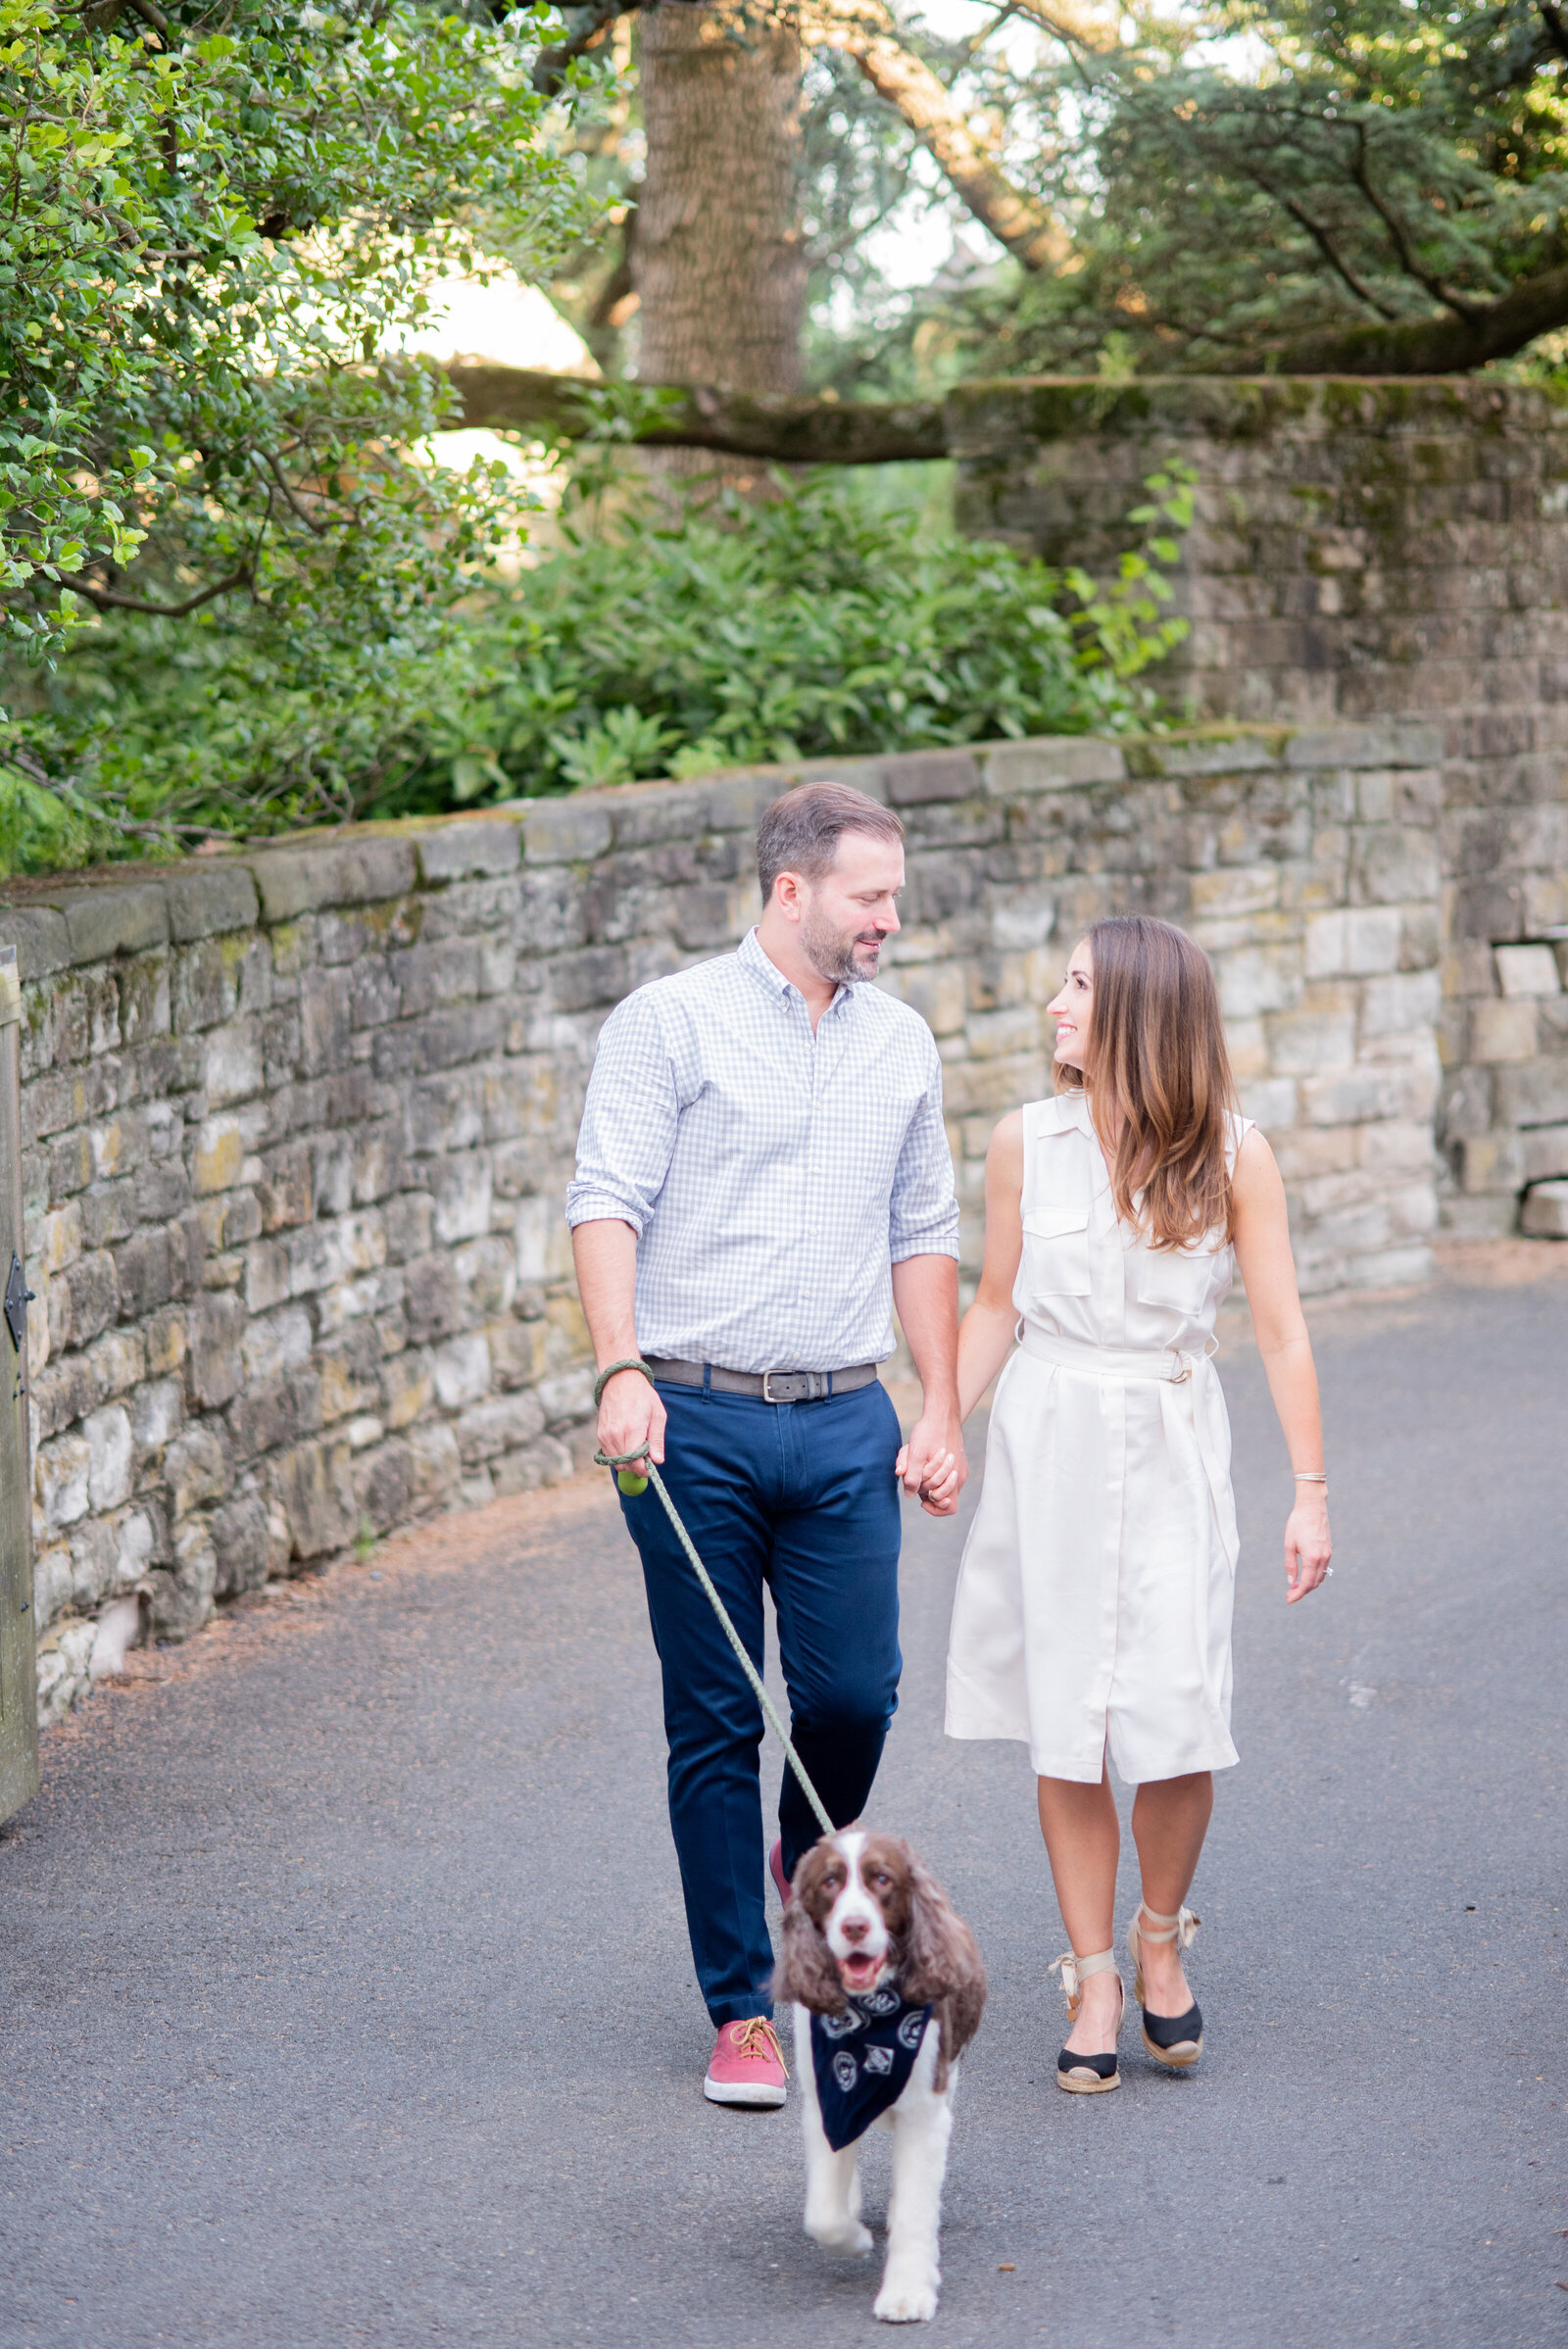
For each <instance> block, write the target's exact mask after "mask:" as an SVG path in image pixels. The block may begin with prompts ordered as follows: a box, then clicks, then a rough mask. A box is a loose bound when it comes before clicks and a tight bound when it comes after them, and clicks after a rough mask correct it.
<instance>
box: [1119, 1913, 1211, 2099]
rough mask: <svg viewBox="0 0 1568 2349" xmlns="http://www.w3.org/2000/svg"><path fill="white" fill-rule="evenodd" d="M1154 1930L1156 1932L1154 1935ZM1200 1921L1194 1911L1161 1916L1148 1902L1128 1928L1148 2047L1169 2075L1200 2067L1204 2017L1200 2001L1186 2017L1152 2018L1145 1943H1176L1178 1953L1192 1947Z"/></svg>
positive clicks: (1134, 1993)
mask: <svg viewBox="0 0 1568 2349" xmlns="http://www.w3.org/2000/svg"><path fill="white" fill-rule="evenodd" d="M1143 1918H1147V1919H1148V1926H1146V1927H1145V1928H1144V1929H1143V1930H1142V1931H1140V1929H1139V1921H1140V1919H1143ZM1150 1927H1152V1928H1153V1929H1154V1930H1153V1931H1150V1930H1149V1928H1150ZM1198 1927H1199V1919H1198V1918H1196V1917H1195V1916H1194V1915H1193V1912H1192V1910H1191V1909H1178V1910H1177V1912H1176V1914H1175V1916H1174V1917H1164V1916H1161V1914H1160V1912H1159V1910H1158V1909H1152V1908H1151V1907H1150V1906H1149V1904H1148V1902H1147V1901H1142V1900H1141V1901H1140V1902H1139V1904H1138V1913H1137V1915H1136V1916H1135V1917H1134V1919H1133V1921H1132V1923H1131V1925H1129V1926H1128V1928H1127V1947H1128V1950H1129V1952H1130V1953H1131V1956H1132V1961H1133V1996H1134V1997H1135V1998H1136V1999H1137V2001H1138V2004H1139V2006H1140V2008H1141V2009H1142V2011H1143V2018H1144V2046H1145V2049H1146V2050H1147V2052H1148V2053H1149V2054H1150V2055H1152V2057H1153V2059H1154V2061H1155V2063H1156V2064H1163V2065H1164V2067H1165V2069H1166V2071H1167V2072H1186V2071H1188V2070H1190V2069H1191V2067H1192V2066H1193V2065H1194V2064H1196V2063H1197V2061H1198V2059H1199V2057H1200V2056H1201V2054H1202V2052H1203V2017H1202V2012H1201V2008H1200V2007H1199V2006H1198V2004H1197V2002H1196V2000H1195V2002H1194V2003H1193V2005H1191V2006H1190V2007H1189V2008H1188V2010H1187V2012H1186V2014H1185V2015H1152V2014H1151V2013H1150V2011H1149V2009H1148V2007H1147V2006H1146V2005H1145V2003H1144V1961H1143V1953H1142V1944H1143V1943H1144V1942H1145V1941H1174V1942H1175V1943H1176V1946H1177V1948H1178V1949H1186V1948H1188V1947H1190V1945H1191V1943H1192V1939H1193V1935H1194V1934H1195V1933H1197V1931H1198Z"/></svg>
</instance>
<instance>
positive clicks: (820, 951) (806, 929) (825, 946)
mask: <svg viewBox="0 0 1568 2349" xmlns="http://www.w3.org/2000/svg"><path fill="white" fill-rule="evenodd" d="M874 936H875V943H876V946H877V948H878V950H880V948H881V945H882V938H881V934H880V932H877V933H875V934H874ZM871 943H872V939H871V938H870V937H866V936H863V934H862V933H861V932H860V931H858V930H836V929H835V928H834V927H833V925H832V923H831V922H830V921H829V920H828V918H827V916H826V915H825V914H822V913H818V912H817V910H816V908H815V907H814V906H812V907H811V908H810V909H809V911H808V913H807V916H806V919H805V920H804V921H803V922H802V924H801V952H802V953H803V954H805V956H806V959H807V961H808V962H809V964H810V966H811V968H812V969H813V970H814V971H815V973H816V975H817V977H818V978H819V979H826V980H827V981H828V982H829V983H830V984H831V985H832V986H834V987H855V986H858V985H859V984H860V983H861V982H862V981H863V980H866V979H874V978H875V977H876V968H875V965H874V964H873V966H872V968H871V969H870V970H862V969H861V967H860V965H859V964H858V962H857V961H856V959H855V950H856V948H857V947H858V946H860V945H865V946H869V945H870V944H871Z"/></svg>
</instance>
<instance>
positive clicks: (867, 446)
mask: <svg viewBox="0 0 1568 2349" xmlns="http://www.w3.org/2000/svg"><path fill="white" fill-rule="evenodd" d="M443 372H444V373H445V374H446V376H447V379H448V381H449V382H450V383H451V385H452V387H453V389H454V390H455V391H456V392H457V394H458V397H459V399H460V400H461V401H462V402H463V421H464V423H465V424H488V425H490V426H491V427H492V428H494V429H498V430H500V431H503V432H535V433H539V432H549V433H551V434H552V435H560V436H561V437H563V438H564V439H567V440H582V439H586V438H587V435H588V432H589V430H590V426H589V425H588V423H587V422H586V421H585V420H584V418H583V415H582V406H581V404H582V396H583V393H584V391H585V390H587V389H588V388H589V387H588V386H587V385H585V384H584V383H583V381H582V380H581V378H580V377H578V376H573V375H546V374H541V373H537V372H535V370H534V369H532V368H530V367H499V366H497V365H495V364H493V363H492V362H490V361H488V360H454V361H452V362H451V363H450V364H449V365H448V366H447V367H445V368H444V370H443ZM637 438H638V440H639V441H641V442H643V443H645V444H647V445H649V446H652V447H656V448H666V449H711V450H712V451H713V452H714V454H715V455H719V456H730V457H755V458H757V459H759V460H760V461H761V462H762V463H764V464H768V463H772V464H778V465H891V464H894V463H896V462H897V461H899V460H901V459H907V458H923V457H945V456H946V455H947V453H948V442H947V434H946V431H945V430H944V428H943V422H942V408H941V404H940V403H939V402H938V401H936V400H886V401H881V400H879V401H874V402H873V401H870V400H865V401H860V400H856V401H838V400H813V399H809V398H807V397H805V396H801V395H797V394H795V393H788V392H718V391H711V390H709V389H707V388H706V387H704V386H698V387H697V388H695V389H693V388H691V387H688V386H677V387H676V388H675V400H674V402H673V403H672V404H671V405H670V406H669V407H668V408H667V409H665V410H664V411H663V412H662V413H661V414H660V416H658V418H657V420H654V421H651V422H650V423H648V424H647V425H645V426H644V428H643V429H642V430H641V431H640V432H639V433H638V434H637Z"/></svg>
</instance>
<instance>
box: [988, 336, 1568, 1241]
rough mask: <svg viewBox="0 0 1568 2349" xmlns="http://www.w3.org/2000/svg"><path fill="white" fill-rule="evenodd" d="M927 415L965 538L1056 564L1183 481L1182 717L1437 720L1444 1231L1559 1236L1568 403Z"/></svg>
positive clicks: (1280, 396)
mask: <svg viewBox="0 0 1568 2349" xmlns="http://www.w3.org/2000/svg"><path fill="white" fill-rule="evenodd" d="M946 415H947V420H948V431H949V438H950V443H951V445H952V447H953V448H954V451H955V454H956V456H957V458H958V461H959V463H958V470H959V489H958V511H959V518H960V520H961V522H962V523H963V525H964V527H965V528H966V529H968V530H970V531H973V532H975V533H977V534H979V535H991V536H1000V537H1004V538H1006V539H1008V540H1009V541H1011V542H1012V543H1013V544H1015V545H1023V546H1028V547H1031V548H1033V549H1036V550H1038V551H1039V552H1041V553H1043V554H1044V555H1046V556H1047V557H1048V558H1049V559H1050V560H1052V561H1054V562H1068V561H1072V562H1077V563H1086V564H1088V565H1089V567H1090V568H1092V569H1094V568H1100V569H1104V570H1108V569H1109V568H1110V567H1111V565H1112V562H1113V558H1114V556H1115V554H1116V553H1117V552H1118V551H1119V549H1120V548H1121V547H1122V546H1123V545H1124V544H1125V543H1126V539H1127V535H1128V534H1127V527H1126V522H1125V516H1126V514H1127V513H1128V511H1129V509H1130V508H1131V507H1132V506H1134V505H1135V504H1136V503H1137V502H1138V498H1139V494H1140V490H1141V486H1142V483H1143V481H1144V478H1145V476H1146V475H1147V474H1148V473H1149V472H1150V471H1151V470H1152V468H1153V467H1154V466H1155V465H1160V464H1164V463H1166V462H1168V461H1169V460H1171V459H1173V458H1175V459H1180V460H1181V461H1183V462H1185V463H1186V464H1188V465H1191V466H1192V467H1193V469H1194V470H1195V472H1196V474H1197V476H1198V482H1197V522H1196V526H1195V528H1194V529H1193V530H1192V532H1191V533H1190V534H1189V536H1188V538H1187V540H1186V543H1185V546H1184V549H1183V558H1182V566H1181V571H1180V574H1179V577H1178V580H1177V588H1178V608H1179V609H1180V610H1182V611H1183V612H1186V613H1187V614H1188V616H1189V617H1190V618H1191V621H1192V634H1191V636H1190V638H1189V640H1188V642H1187V644H1186V645H1185V646H1184V647H1183V648H1182V650H1181V652H1180V653H1179V654H1178V656H1177V657H1176V660H1175V661H1174V662H1173V663H1172V664H1171V676H1170V682H1171V684H1172V685H1173V686H1174V687H1175V688H1176V690H1178V691H1179V692H1184V693H1185V694H1187V695H1188V696H1189V697H1190V698H1191V702H1192V705H1193V707H1194V709H1195V710H1196V711H1197V712H1198V713H1200V714H1202V715H1209V716H1227V717H1240V718H1245V719H1251V720H1256V721H1263V722H1267V723H1291V724H1297V725H1301V724H1310V725H1330V724H1339V723H1344V722H1346V721H1355V722H1371V723H1375V724H1382V723H1384V722H1386V721H1388V720H1390V719H1402V718H1408V719H1414V720H1419V721H1421V722H1424V723H1427V724H1430V725H1434V726H1436V727H1438V728H1440V729H1441V755H1440V757H1439V759H1438V760H1437V761H1436V763H1437V764H1438V765H1439V766H1440V767H1441V776H1442V791H1441V799H1440V802H1439V806H1438V808H1437V811H1436V813H1437V833H1438V842H1439V847H1440V850H1441V854H1442V865H1443V876H1444V879H1443V890H1442V900H1441V923H1442V954H1441V957H1440V965H1439V967H1440V969H1441V972H1442V985H1443V997H1444V1003H1443V1012H1442V1016H1441V1018H1440V1021H1439V1026H1438V1037H1439V1044H1440V1049H1441V1052H1442V1058H1443V1067H1444V1087H1443V1099H1442V1104H1441V1114H1440V1123H1439V1133H1440V1139H1441V1141H1442V1144H1443V1146H1444V1179H1443V1184H1442V1192H1441V1208H1442V1216H1443V1221H1444V1223H1445V1225H1446V1226H1447V1227H1448V1228H1449V1229H1450V1230H1453V1231H1455V1232H1458V1233H1469V1234H1476V1235H1481V1234H1487V1233H1493V1232H1504V1231H1509V1230H1513V1229H1515V1228H1518V1226H1519V1223H1520V1218H1521V1207H1522V1209H1523V1226H1524V1229H1525V1230H1527V1231H1542V1232H1548V1231H1549V1232H1568V1192H1565V1191H1563V1190H1561V1189H1557V1190H1551V1189H1548V1188H1546V1186H1548V1185H1551V1184H1553V1183H1556V1184H1560V1183H1561V1182H1562V1180H1563V1178H1565V1177H1568V996H1565V995H1564V993H1563V983H1564V982H1563V975H1562V974H1563V950H1564V945H1565V942H1568V621H1565V615H1568V405H1564V404H1563V403H1562V402H1561V401H1560V400H1559V399H1557V398H1554V397H1553V396H1552V395H1550V394H1548V393H1547V392H1544V391H1542V390H1539V389H1535V388H1531V387H1527V386H1523V385H1518V384H1504V383H1497V382H1495V381H1493V380H1491V379H1489V378H1485V377H1461V378H1455V379H1453V380H1435V381H1425V382H1421V381H1410V380H1405V379H1401V380H1399V381H1388V382H1374V381H1367V380H1364V379H1355V380H1348V381H1344V382H1333V381H1306V380H1295V381H1292V380H1285V379H1260V380H1256V381H1244V380H1234V379H1228V378H1209V379H1202V378H1197V377H1186V378H1180V377H1172V378H1167V379H1157V378H1156V379H1152V380H1150V381H1147V382H1142V383H1135V384H1127V385H1118V386H1110V385H1105V384H1090V383H1084V382H1073V381H1065V380H1042V381H1036V382H1021V381H1020V382H1004V383H993V384H969V385H959V386H957V387H956V390H955V391H954V392H953V393H952V394H951V395H950V398H949V401H948V404H947V409H946ZM1527 1186H1530V1187H1532V1189H1531V1194H1530V1195H1529V1196H1527V1194H1526V1187H1527Z"/></svg>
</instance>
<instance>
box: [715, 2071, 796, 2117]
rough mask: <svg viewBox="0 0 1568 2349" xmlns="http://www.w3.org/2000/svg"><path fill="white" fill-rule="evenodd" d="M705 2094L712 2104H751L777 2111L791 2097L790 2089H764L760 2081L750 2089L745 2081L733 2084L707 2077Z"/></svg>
mask: <svg viewBox="0 0 1568 2349" xmlns="http://www.w3.org/2000/svg"><path fill="white" fill-rule="evenodd" d="M703 2094H704V2095H705V2096H706V2097H707V2098H708V2101H709V2103H710V2104H750V2105H756V2106H758V2107H759V2108H765V2109H770V2110H773V2111H776V2110H777V2108H778V2107H779V2106H780V2105H781V2104H783V2103H784V2102H785V2100H786V2098H787V2097H788V2095H789V2090H788V2088H768V2087H763V2086H762V2084H761V2083H760V2081H759V2082H758V2084H757V2085H756V2086H755V2087H748V2086H747V2085H746V2084H745V2082H744V2081H742V2080H735V2081H733V2082H731V2081H729V2080H711V2079H708V2078H706V2077H705V2079H704V2080H703Z"/></svg>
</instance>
